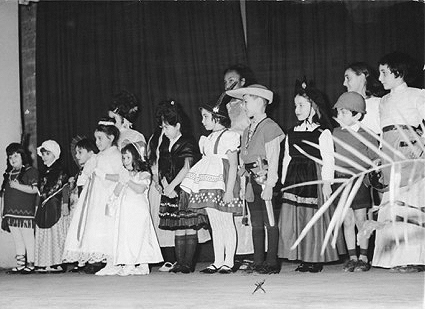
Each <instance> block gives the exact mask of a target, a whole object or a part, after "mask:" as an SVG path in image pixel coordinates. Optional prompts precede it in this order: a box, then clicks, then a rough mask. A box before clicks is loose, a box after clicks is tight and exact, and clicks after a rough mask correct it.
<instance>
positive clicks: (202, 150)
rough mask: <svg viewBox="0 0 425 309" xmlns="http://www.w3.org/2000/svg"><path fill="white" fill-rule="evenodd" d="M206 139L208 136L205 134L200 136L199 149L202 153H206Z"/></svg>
mask: <svg viewBox="0 0 425 309" xmlns="http://www.w3.org/2000/svg"><path fill="white" fill-rule="evenodd" d="M206 139H207V137H206V136H205V135H202V136H201V137H200V138H199V142H198V145H199V151H200V152H201V154H204V145H205V140H206Z"/></svg>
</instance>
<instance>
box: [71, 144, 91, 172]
mask: <svg viewBox="0 0 425 309" xmlns="http://www.w3.org/2000/svg"><path fill="white" fill-rule="evenodd" d="M92 155H93V151H87V149H85V148H81V147H76V148H75V158H77V161H78V164H79V165H80V166H81V167H83V166H84V164H85V163H86V162H87V160H88V159H90V158H91V156H92Z"/></svg>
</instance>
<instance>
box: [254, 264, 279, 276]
mask: <svg viewBox="0 0 425 309" xmlns="http://www.w3.org/2000/svg"><path fill="white" fill-rule="evenodd" d="M257 272H258V273H259V274H263V275H272V274H278V273H279V272H280V266H279V265H269V264H264V265H263V266H262V267H261V268H260V269H259V270H257Z"/></svg>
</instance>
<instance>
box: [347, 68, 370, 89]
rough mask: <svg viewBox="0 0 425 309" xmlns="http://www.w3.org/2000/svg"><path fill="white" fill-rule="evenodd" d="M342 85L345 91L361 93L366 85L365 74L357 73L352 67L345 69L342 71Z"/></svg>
mask: <svg viewBox="0 0 425 309" xmlns="http://www.w3.org/2000/svg"><path fill="white" fill-rule="evenodd" d="M343 85H344V86H345V87H346V88H347V91H354V92H357V93H360V94H361V93H362V92H363V91H364V88H365V87H366V76H365V75H364V74H360V75H357V74H356V73H355V72H354V71H353V70H352V69H347V70H346V71H345V73H344V83H343Z"/></svg>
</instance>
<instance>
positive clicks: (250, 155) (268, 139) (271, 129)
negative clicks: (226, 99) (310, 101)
mask: <svg viewBox="0 0 425 309" xmlns="http://www.w3.org/2000/svg"><path fill="white" fill-rule="evenodd" d="M226 94H227V95H229V96H231V97H235V98H237V99H240V100H243V102H244V107H245V111H246V115H247V116H248V118H249V119H250V125H249V127H247V128H246V129H245V130H244V132H243V135H242V143H241V160H242V163H243V164H244V168H245V170H246V171H247V173H246V178H247V179H248V184H247V188H246V190H245V191H246V193H245V199H246V201H247V202H248V207H249V211H250V213H251V224H252V239H253V243H254V265H253V270H254V271H256V272H259V273H265V274H274V273H278V272H279V271H280V265H279V264H278V261H277V244H278V240H279V231H278V227H277V223H276V220H275V218H274V213H273V205H272V197H273V188H274V186H275V185H276V181H277V179H278V175H277V170H278V165H279V162H278V161H279V152H280V142H281V140H282V137H283V136H284V133H283V131H282V129H281V128H280V127H279V125H278V124H277V123H276V122H274V121H273V120H272V119H270V118H268V117H267V114H266V107H267V105H268V104H271V103H272V101H273V92H272V91H270V90H269V89H267V88H266V87H264V86H262V85H258V84H254V85H250V86H248V87H245V88H239V89H235V90H229V91H227V92H226ZM264 226H266V228H267V257H266V258H264V244H265V233H264Z"/></svg>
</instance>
